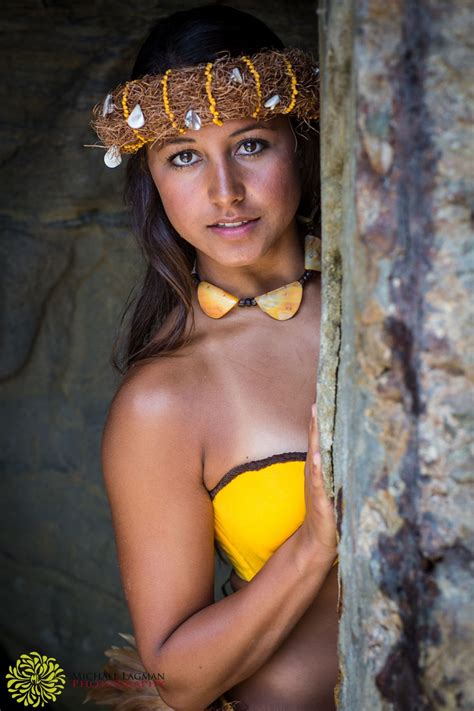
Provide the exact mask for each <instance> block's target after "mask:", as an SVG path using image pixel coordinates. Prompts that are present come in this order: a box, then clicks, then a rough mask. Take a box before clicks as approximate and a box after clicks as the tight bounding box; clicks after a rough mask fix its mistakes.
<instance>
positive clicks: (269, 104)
mask: <svg viewBox="0 0 474 711" xmlns="http://www.w3.org/2000/svg"><path fill="white" fill-rule="evenodd" d="M279 103H280V97H279V96H278V94H274V96H271V97H270V98H269V99H267V100H266V101H265V103H264V106H265V108H266V109H274V108H275V106H276V105H277V104H279Z"/></svg>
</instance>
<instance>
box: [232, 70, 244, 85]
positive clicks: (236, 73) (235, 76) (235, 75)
mask: <svg viewBox="0 0 474 711" xmlns="http://www.w3.org/2000/svg"><path fill="white" fill-rule="evenodd" d="M230 80H231V81H234V82H235V83H236V84H242V83H243V81H244V80H243V78H242V74H241V72H240V69H239V68H238V67H234V68H233V70H232V71H231V73H230Z"/></svg>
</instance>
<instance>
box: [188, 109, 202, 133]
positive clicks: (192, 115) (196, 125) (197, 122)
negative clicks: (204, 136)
mask: <svg viewBox="0 0 474 711" xmlns="http://www.w3.org/2000/svg"><path fill="white" fill-rule="evenodd" d="M184 123H185V124H186V126H187V127H188V128H191V129H192V130H193V131H199V129H200V128H201V124H202V122H201V119H200V116H199V114H197V113H196V112H195V111H194V110H193V109H189V111H187V112H186V116H185V117H184Z"/></svg>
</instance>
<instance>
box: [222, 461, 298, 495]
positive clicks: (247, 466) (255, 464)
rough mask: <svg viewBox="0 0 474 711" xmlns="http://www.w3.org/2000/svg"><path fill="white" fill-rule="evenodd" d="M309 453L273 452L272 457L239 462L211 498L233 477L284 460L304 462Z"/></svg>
mask: <svg viewBox="0 0 474 711" xmlns="http://www.w3.org/2000/svg"><path fill="white" fill-rule="evenodd" d="M307 454H308V452H282V453H281V454H272V455H271V456H270V457H264V459H254V460H253V461H251V462H245V463H244V464H238V465H237V466H236V467H233V468H232V469H229V471H228V472H226V474H224V476H223V477H222V479H221V480H220V481H219V483H218V484H216V486H214V487H213V488H212V489H211V490H210V491H209V496H210V497H211V500H212V499H214V497H215V495H216V494H217V493H219V491H220V490H221V489H223V488H224V486H227V484H229V483H230V482H231V481H232V479H235V477H236V476H238V475H239V474H242V473H243V472H247V471H254V472H257V471H258V470H259V469H264V468H265V467H268V466H270V464H281V463H282V462H304V461H305V460H306V455H307Z"/></svg>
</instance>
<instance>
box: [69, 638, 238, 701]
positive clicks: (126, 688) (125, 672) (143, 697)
mask: <svg viewBox="0 0 474 711" xmlns="http://www.w3.org/2000/svg"><path fill="white" fill-rule="evenodd" d="M119 635H120V636H121V637H123V638H124V639H125V640H126V641H127V642H128V643H129V645H130V646H128V647H117V646H115V645H112V646H111V647H110V649H106V650H105V652H104V654H105V656H106V657H107V658H108V660H109V661H108V662H107V663H106V664H105V666H104V668H103V672H104V680H103V681H102V680H101V684H100V685H98V686H96V687H94V688H92V689H89V691H88V693H87V695H86V698H85V699H84V701H83V703H84V704H85V703H87V702H88V701H92V702H93V703H95V704H97V705H99V706H111V707H112V711H173V709H172V707H171V706H168V704H166V703H165V702H164V701H163V699H162V698H161V696H160V692H159V686H158V687H157V686H155V684H153V683H150V684H149V685H148V684H143V685H140V684H133V683H130V681H129V682H127V681H126V679H127V678H128V677H129V676H130V675H132V679H133V678H134V677H135V678H136V676H138V677H140V675H142V674H143V677H142V679H143V680H146V679H147V676H146V675H147V671H146V669H145V667H144V666H143V664H142V661H141V659H140V657H139V655H138V650H137V646H136V642H135V637H134V636H133V635H131V634H123V633H122V632H119ZM244 707H245V708H246V705H245V704H241V703H239V702H231V701H226V699H225V697H224V696H221V697H220V698H219V699H218V700H216V701H214V702H213V703H212V704H211V705H210V706H208V707H207V708H206V709H204V710H203V711H244Z"/></svg>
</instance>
